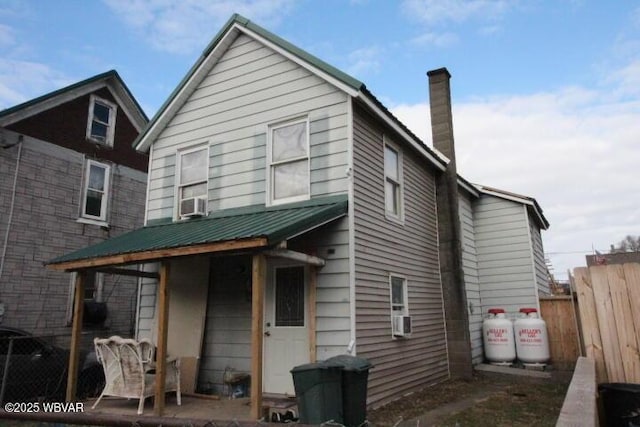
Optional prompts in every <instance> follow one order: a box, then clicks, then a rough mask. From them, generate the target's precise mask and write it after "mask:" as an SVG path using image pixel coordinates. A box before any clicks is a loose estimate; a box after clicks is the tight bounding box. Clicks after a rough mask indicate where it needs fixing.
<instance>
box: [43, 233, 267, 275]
mask: <svg viewBox="0 0 640 427" xmlns="http://www.w3.org/2000/svg"><path fill="white" fill-rule="evenodd" d="M267 245H268V241H267V239H266V238H265V237H257V238H255V239H244V240H231V241H226V242H215V243H207V244H203V245H193V246H183V247H179V248H169V249H156V250H151V251H142V252H133V253H127V254H117V255H108V256H103V257H96V258H88V259H82V260H76V261H66V262H60V263H56V264H49V265H47V267H48V268H51V269H52V270H59V271H60V270H63V271H74V270H79V269H82V268H96V267H103V266H113V265H127V264H138V263H141V262H145V261H157V260H161V259H163V258H173V257H179V256H186V255H199V254H207V253H212V252H224V251H235V250H238V249H249V248H260V247H264V246H267Z"/></svg>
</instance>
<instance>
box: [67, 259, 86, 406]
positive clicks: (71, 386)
mask: <svg viewBox="0 0 640 427" xmlns="http://www.w3.org/2000/svg"><path fill="white" fill-rule="evenodd" d="M86 275H87V273H86V272H85V271H78V272H77V274H76V283H75V286H74V294H73V325H72V327H71V349H70V350H69V371H68V373H67V393H66V396H65V397H66V400H67V402H73V401H75V400H76V386H77V384H78V370H79V369H78V368H79V363H80V338H81V335H82V317H83V315H84V287H85V281H86Z"/></svg>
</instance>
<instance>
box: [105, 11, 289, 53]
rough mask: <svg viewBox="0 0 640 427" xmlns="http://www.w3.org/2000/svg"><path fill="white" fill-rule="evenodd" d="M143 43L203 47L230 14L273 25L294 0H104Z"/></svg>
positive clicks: (186, 49)
mask: <svg viewBox="0 0 640 427" xmlns="http://www.w3.org/2000/svg"><path fill="white" fill-rule="evenodd" d="M104 1H105V3H106V4H107V5H108V6H109V7H110V8H111V10H112V11H113V12H114V13H115V14H116V15H118V16H119V17H120V18H121V19H123V21H124V22H125V23H126V24H127V25H129V26H130V27H131V28H133V30H134V31H136V32H137V33H138V34H139V35H140V36H141V37H143V38H144V39H145V40H146V42H147V43H149V44H150V45H151V46H153V47H154V48H155V49H157V50H160V51H167V52H171V53H181V54H189V53H192V52H193V51H197V50H201V49H203V48H204V47H205V46H206V45H207V43H208V42H209V40H211V38H213V36H214V35H215V34H216V33H217V31H218V30H219V29H220V27H221V26H222V25H223V24H224V23H225V22H226V21H227V19H229V17H230V16H231V15H232V14H233V13H239V14H241V15H243V16H245V17H246V18H248V19H251V20H253V21H255V22H258V23H259V24H260V25H263V26H267V27H275V26H277V24H278V23H279V22H280V21H281V20H282V19H284V18H285V17H286V15H287V13H288V12H289V11H290V10H291V9H292V8H293V6H294V4H295V3H294V0H182V1H180V2H174V1H170V0H104Z"/></svg>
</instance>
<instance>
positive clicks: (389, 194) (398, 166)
mask: <svg viewBox="0 0 640 427" xmlns="http://www.w3.org/2000/svg"><path fill="white" fill-rule="evenodd" d="M384 198H385V203H384V205H385V211H386V214H387V217H390V218H393V219H396V220H400V221H401V220H402V153H401V152H400V151H399V150H398V149H397V148H395V147H394V146H393V145H391V144H389V143H386V142H385V144H384Z"/></svg>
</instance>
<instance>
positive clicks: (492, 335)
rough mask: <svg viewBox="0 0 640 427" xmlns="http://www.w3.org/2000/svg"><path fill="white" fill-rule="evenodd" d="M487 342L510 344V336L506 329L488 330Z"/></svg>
mask: <svg viewBox="0 0 640 427" xmlns="http://www.w3.org/2000/svg"><path fill="white" fill-rule="evenodd" d="M487 342H488V343H491V344H501V343H507V342H509V335H508V331H507V329H506V328H489V329H487Z"/></svg>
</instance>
